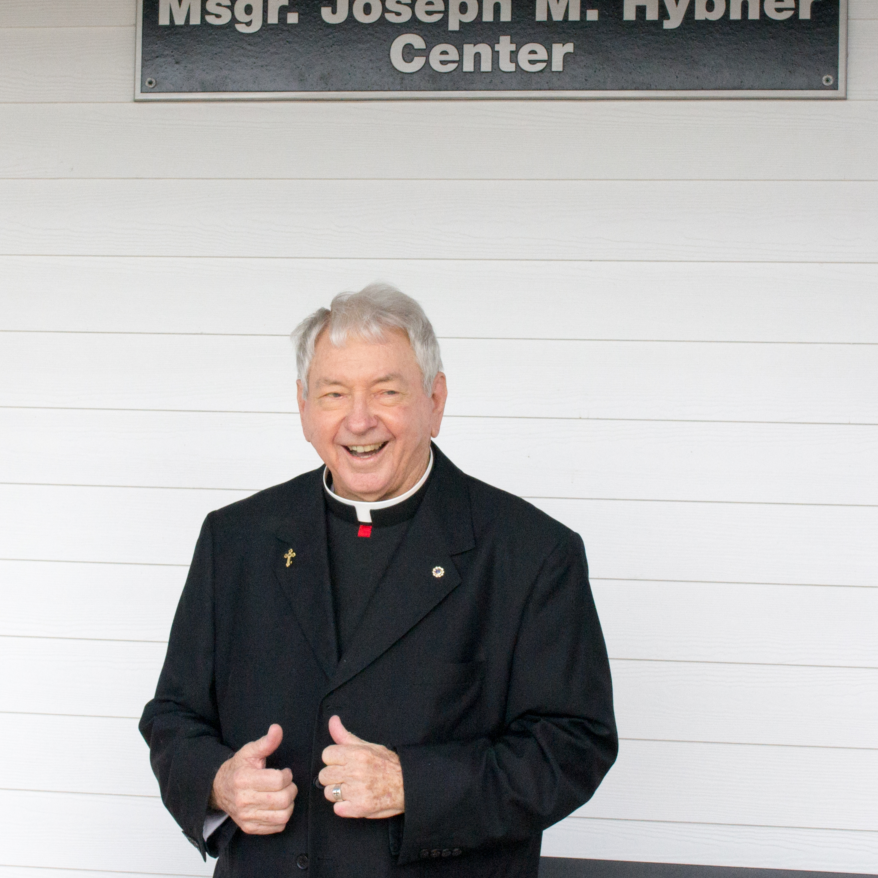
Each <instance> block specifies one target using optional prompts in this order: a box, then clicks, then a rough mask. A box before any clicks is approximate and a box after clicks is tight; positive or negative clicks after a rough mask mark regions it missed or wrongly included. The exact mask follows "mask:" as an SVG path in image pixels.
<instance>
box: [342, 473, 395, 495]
mask: <svg viewBox="0 0 878 878" xmlns="http://www.w3.org/2000/svg"><path fill="white" fill-rule="evenodd" d="M333 488H334V489H335V491H336V493H338V494H339V495H340V496H343V497H346V498H347V499H351V500H362V501H364V502H366V503H375V502H376V501H377V500H380V499H382V498H383V497H384V496H385V495H386V494H387V492H388V491H389V490H390V480H389V479H388V478H386V476H384V475H383V474H381V473H352V472H343V473H340V474H339V478H338V480H337V484H334V485H333Z"/></svg>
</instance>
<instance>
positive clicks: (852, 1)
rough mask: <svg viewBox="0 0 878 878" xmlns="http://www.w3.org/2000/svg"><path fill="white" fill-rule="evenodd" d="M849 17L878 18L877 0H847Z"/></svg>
mask: <svg viewBox="0 0 878 878" xmlns="http://www.w3.org/2000/svg"><path fill="white" fill-rule="evenodd" d="M848 18H849V19H878V0H848Z"/></svg>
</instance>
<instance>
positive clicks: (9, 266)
mask: <svg viewBox="0 0 878 878" xmlns="http://www.w3.org/2000/svg"><path fill="white" fill-rule="evenodd" d="M187 106H189V105H187ZM876 106H878V105H876ZM870 159H871V154H870ZM0 273H2V276H3V279H4V295H3V296H2V297H0V327H2V328H3V329H6V330H28V331H34V330H50V331H63V332H150V333H175V332H180V333H196V334H200V333H219V334H222V333H230V334H247V333H251V334H258V335H266V334H267V335H278V336H281V335H285V334H286V333H287V332H289V331H290V330H291V329H292V328H293V327H294V326H295V325H296V323H298V321H299V320H301V319H302V318H303V317H304V316H305V315H306V314H308V313H310V312H311V311H313V310H314V309H315V308H317V307H320V306H324V305H327V304H328V303H329V301H330V299H331V298H332V296H334V295H335V294H336V293H337V292H339V291H341V290H356V289H360V288H361V287H362V286H364V285H365V284H366V283H368V282H369V281H371V280H373V279H375V278H383V279H386V280H388V281H392V282H393V283H395V284H397V285H398V286H399V287H400V288H401V289H403V290H405V291H406V292H409V293H410V294H411V295H413V296H415V298H417V299H418V301H420V302H421V304H422V305H423V306H424V308H425V310H426V311H427V314H428V315H429V316H430V320H431V321H432V323H433V326H434V327H435V329H436V332H437V333H438V335H439V336H441V337H457V338H460V337H467V336H481V337H491V338H579V339H604V340H612V339H628V340H641V341H652V340H671V341H674V340H685V341H754V342H755V341H760V342H766V341H771V342H851V343H852V342H859V343H863V342H865V343H872V344H875V343H878V328H876V327H878V263H872V264H833V263H824V264H819V265H811V264H804V265H799V264H795V263H737V264H736V263H700V262H688V263H687V262H683V263H673V262H528V261H514V262H492V261H479V260H475V261H455V260H440V261H436V260H408V259H403V260H397V261H386V260H381V259H340V260H322V259H188V258H185V257H180V258H177V257H174V258H169V259H150V258H145V259H126V258H124V257H88V256H85V257H53V256H32V257H20V256H0Z"/></svg>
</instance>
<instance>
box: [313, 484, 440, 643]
mask: <svg viewBox="0 0 878 878" xmlns="http://www.w3.org/2000/svg"><path fill="white" fill-rule="evenodd" d="M431 475H432V471H431ZM429 483H430V476H428V477H427V479H426V480H425V481H424V483H423V485H421V486H420V488H419V489H418V490H417V491H416V492H415V493H414V494H412V495H411V496H410V497H407V498H406V499H405V500H402V501H400V502H399V503H397V504H395V505H393V506H388V507H386V508H384V509H373V510H371V512H370V515H371V518H372V522H371V524H365V523H362V522H359V521H358V520H357V513H356V510H355V509H354V507H353V506H350V505H348V504H346V503H343V502H342V501H341V500H339V498H338V497H337V496H336V495H334V494H332V493H331V492H330V491H325V492H324V496H325V498H326V535H327V541H328V543H329V571H330V577H331V580H332V602H333V606H334V608H335V627H336V635H337V637H338V649H339V655H340V656H342V655H344V653H345V651H346V650H347V648H348V647H349V646H350V644H351V641H352V640H353V636H354V634H355V632H356V630H357V627H358V625H359V624H360V620H361V619H362V618H363V614H364V613H365V611H366V607H367V606H368V604H369V601H370V600H371V598H372V595H373V594H374V593H375V590H376V589H377V588H378V584H379V583H380V582H381V579H382V577H383V576H384V574H385V573H386V571H387V569H388V568H389V567H390V562H391V561H392V560H393V556H394V554H395V553H396V550H397V549H398V548H399V546H400V544H401V543H402V541H403V538H404V537H405V534H406V531H407V530H408V527H409V523H410V522H411V520H412V518H414V516H415V513H416V512H417V511H418V507H419V506H420V505H421V500H422V498H423V496H424V492H425V491H426V490H427V485H428V484H429Z"/></svg>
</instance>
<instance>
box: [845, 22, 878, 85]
mask: <svg viewBox="0 0 878 878" xmlns="http://www.w3.org/2000/svg"><path fill="white" fill-rule="evenodd" d="M847 76H848V100H854V101H874V100H876V99H878V16H876V15H875V14H874V12H873V13H872V14H871V17H870V18H869V19H865V18H858V19H851V20H850V21H849V22H848V55H847Z"/></svg>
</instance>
